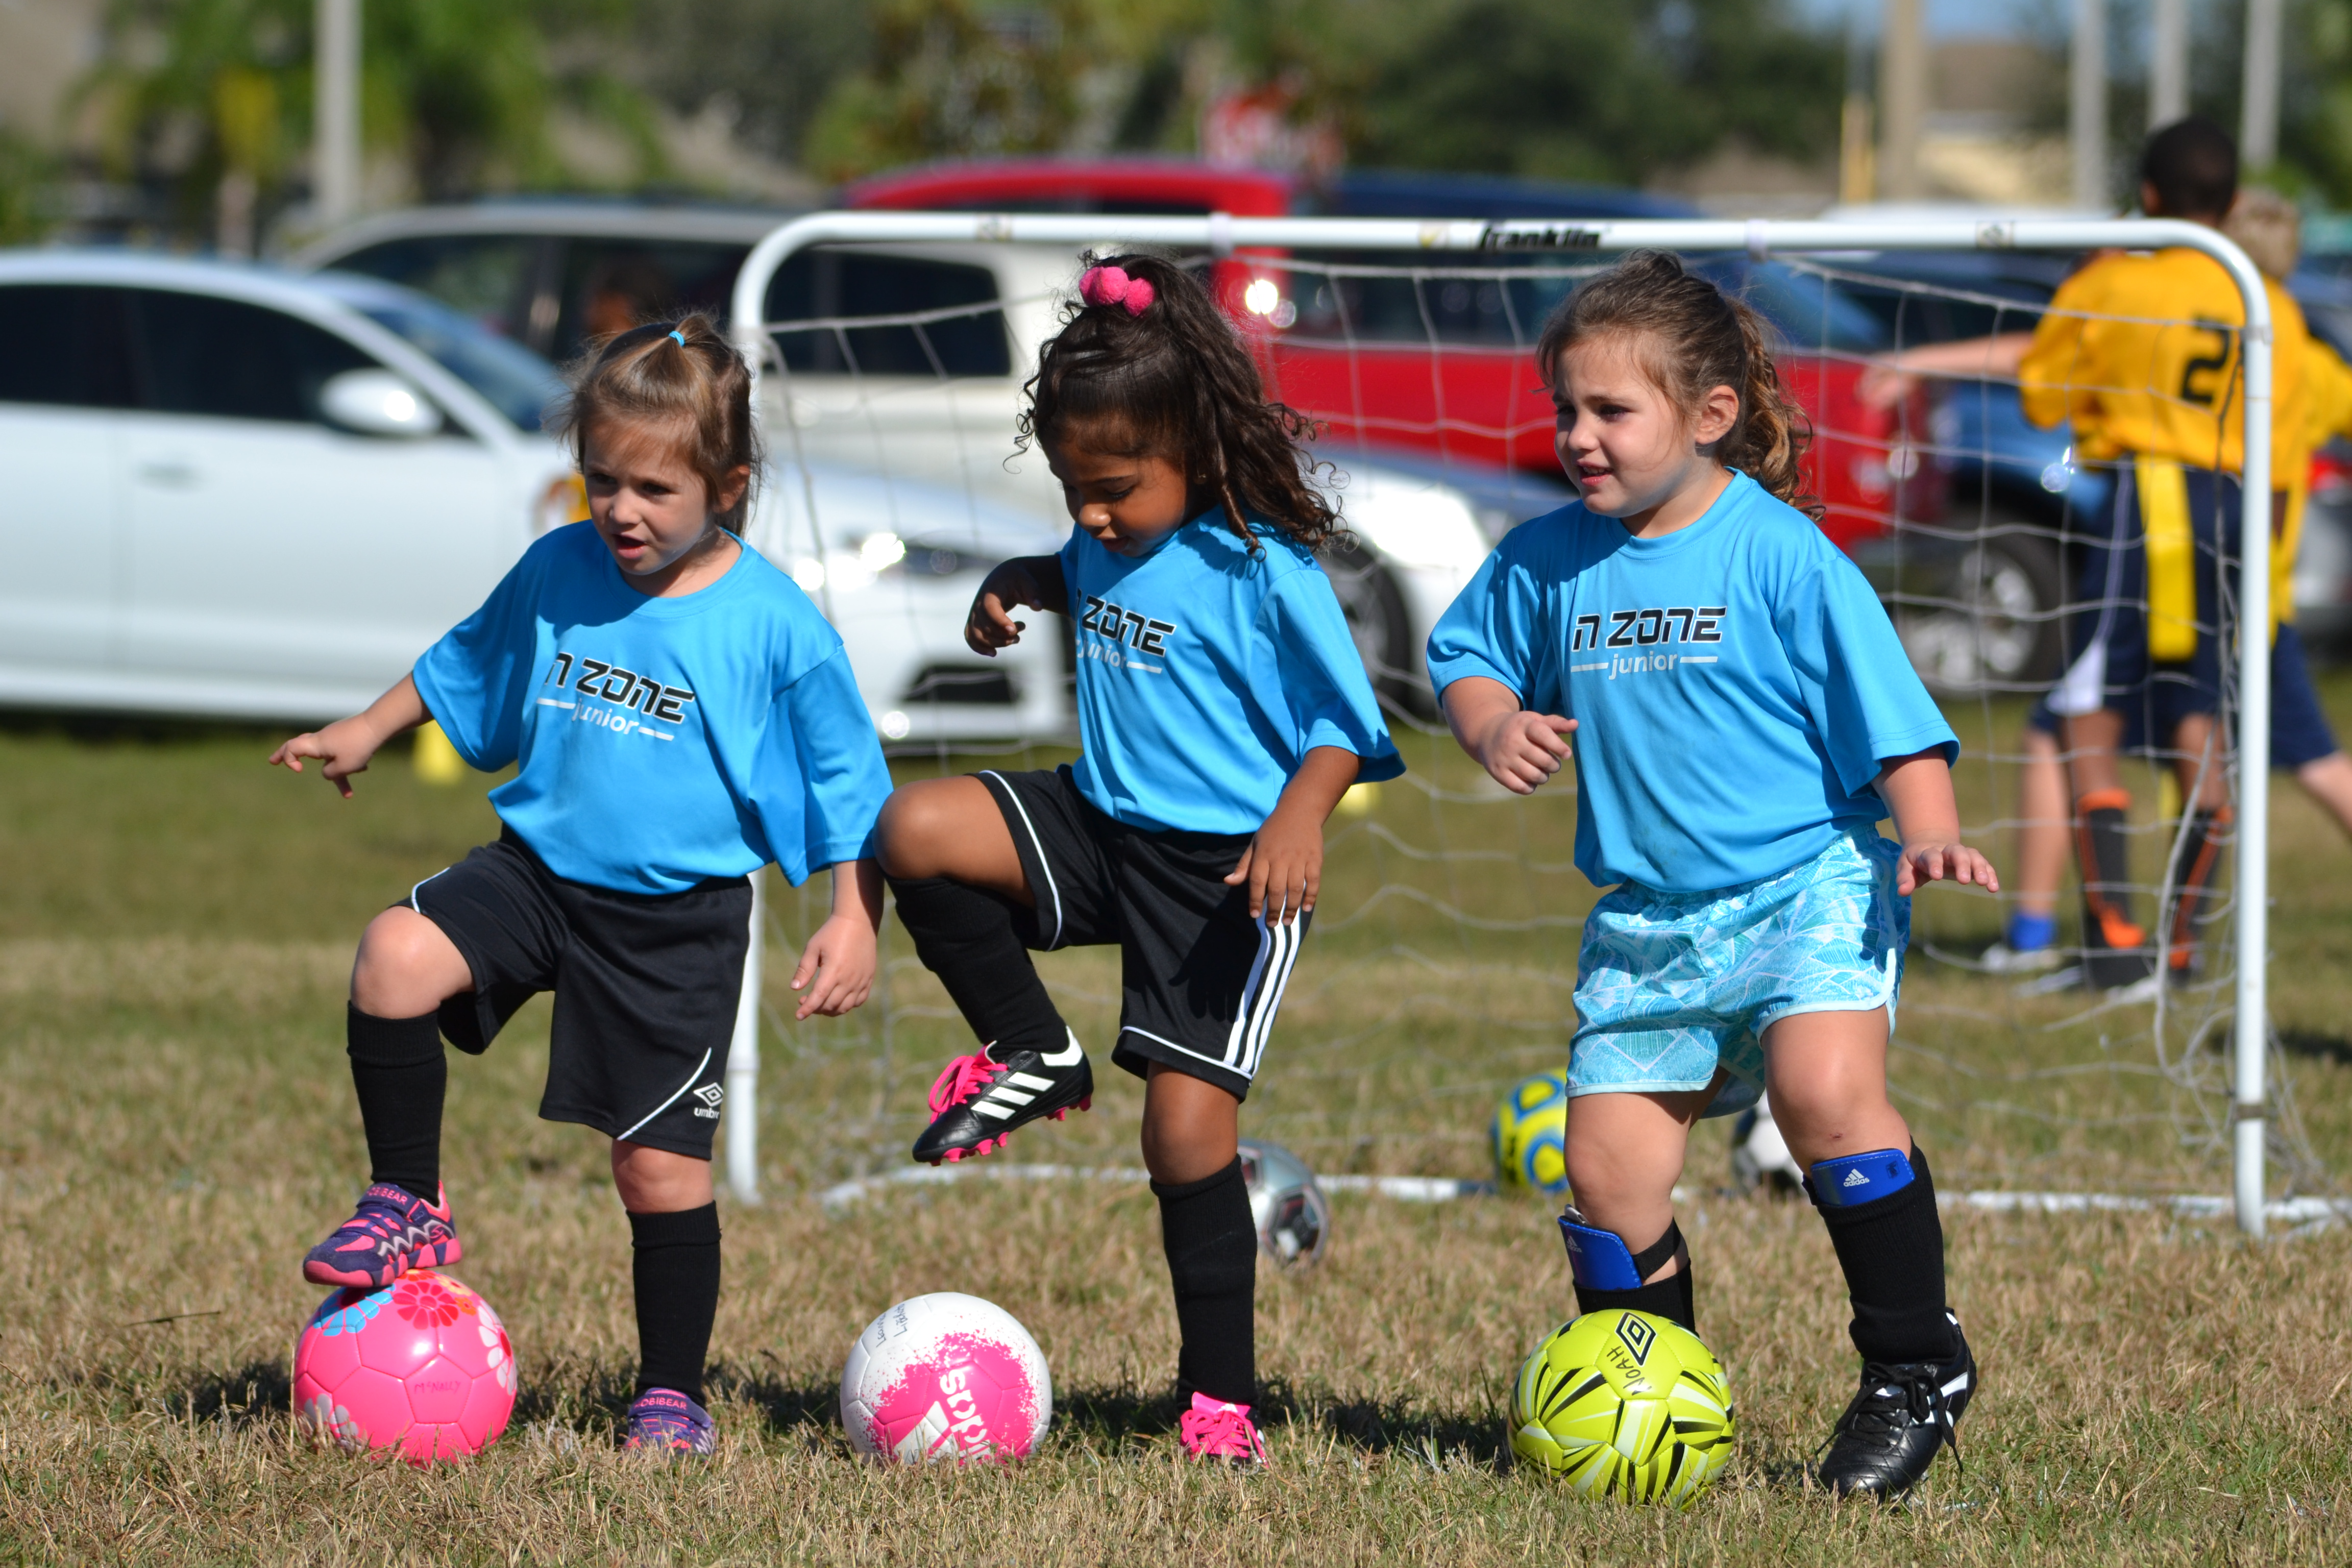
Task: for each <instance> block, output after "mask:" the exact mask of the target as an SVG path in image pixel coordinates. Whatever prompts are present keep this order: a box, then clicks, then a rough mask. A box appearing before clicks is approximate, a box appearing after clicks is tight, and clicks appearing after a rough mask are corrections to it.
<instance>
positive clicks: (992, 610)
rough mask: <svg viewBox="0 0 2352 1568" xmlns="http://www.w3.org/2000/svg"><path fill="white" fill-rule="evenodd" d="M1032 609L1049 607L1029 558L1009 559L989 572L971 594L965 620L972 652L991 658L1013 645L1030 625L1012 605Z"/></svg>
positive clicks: (966, 643) (967, 643)
mask: <svg viewBox="0 0 2352 1568" xmlns="http://www.w3.org/2000/svg"><path fill="white" fill-rule="evenodd" d="M1013 605H1022V606H1024V607H1025V608H1028V609H1032V610H1044V609H1050V608H1051V607H1052V606H1051V605H1047V604H1046V602H1045V593H1044V591H1043V590H1042V589H1040V588H1039V587H1038V585H1037V578H1036V574H1034V573H1033V572H1031V571H1030V570H1029V563H1027V562H1026V561H1007V562H1004V563H1001V564H1000V565H999V566H998V567H997V568H996V570H995V571H993V572H991V573H990V574H988V578H987V580H986V581H985V582H983V583H982V584H981V585H980V592H979V593H978V594H976V595H973V596H972V601H971V616H969V617H967V618H966V620H965V621H964V624H963V640H964V643H965V646H967V647H970V648H971V651H972V652H974V653H977V654H982V655H984V656H986V657H987V658H995V657H996V650H997V649H998V648H1001V647H1012V646H1013V644H1014V643H1017V642H1019V641H1020V640H1021V634H1022V633H1023V632H1024V631H1027V630H1028V629H1029V623H1028V622H1026V621H1016V620H1014V619H1013Z"/></svg>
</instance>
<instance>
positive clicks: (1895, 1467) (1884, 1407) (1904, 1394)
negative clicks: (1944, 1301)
mask: <svg viewBox="0 0 2352 1568" xmlns="http://www.w3.org/2000/svg"><path fill="white" fill-rule="evenodd" d="M1945 1316H1946V1317H1948V1318H1951V1323H1952V1335H1953V1337H1954V1338H1955V1339H1957V1340H1958V1342H1959V1348H1958V1351H1957V1352H1955V1353H1954V1354H1953V1356H1952V1358H1951V1359H1950V1360H1949V1361H1942V1362H1933V1361H1914V1362H1902V1363H1896V1364H1894V1365H1889V1364H1887V1363H1884V1362H1865V1363H1863V1368H1862V1392H1861V1393H1859V1394H1855V1395H1854V1396H1853V1404H1851V1405H1847V1406H1846V1407H1845V1414H1844V1415H1841V1416H1839V1417H1838V1424H1837V1427H1836V1429H1835V1430H1834V1431H1832V1433H1831V1434H1830V1440H1829V1452H1828V1453H1827V1454H1825V1455H1823V1456H1822V1462H1821V1465H1820V1468H1818V1469H1817V1470H1816V1471H1815V1475H1816V1477H1817V1479H1819V1480H1820V1481H1821V1483H1822V1486H1824V1487H1826V1488H1828V1489H1830V1490H1831V1491H1832V1492H1834V1493H1836V1494H1837V1495H1839V1496H1840V1497H1847V1496H1857V1495H1858V1496H1862V1497H1871V1498H1882V1499H1892V1498H1899V1497H1901V1496H1902V1495H1903V1494H1904V1493H1905V1492H1907V1491H1909V1490H1910V1489H1912V1488H1913V1487H1915V1486H1916V1485H1918V1484H1919V1481H1920V1479H1922V1478H1923V1477H1925V1476H1926V1475H1927V1467H1928V1466H1929V1465H1932V1464H1934V1463H1935V1460H1936V1451H1937V1449H1939V1448H1944V1447H1949V1448H1950V1449H1951V1450H1952V1457H1953V1458H1954V1460H1955V1461H1957V1460H1958V1458H1959V1452H1960V1446H1959V1440H1958V1436H1956V1434H1955V1431H1954V1429H1955V1428H1956V1427H1957V1426H1958V1425H1959V1420H1960V1415H1961V1413H1962V1412H1963V1411H1965V1410H1967V1409H1968V1407H1969V1395H1970V1394H1974V1393H1975V1392H1976V1385H1977V1361H1976V1357H1975V1356H1973V1355H1971V1354H1969V1342H1968V1336H1967V1335H1965V1334H1963V1333H1961V1332H1960V1321H1959V1319H1958V1318H1954V1317H1952V1316H1951V1314H1950V1313H1948V1312H1947V1313H1946V1314H1945Z"/></svg>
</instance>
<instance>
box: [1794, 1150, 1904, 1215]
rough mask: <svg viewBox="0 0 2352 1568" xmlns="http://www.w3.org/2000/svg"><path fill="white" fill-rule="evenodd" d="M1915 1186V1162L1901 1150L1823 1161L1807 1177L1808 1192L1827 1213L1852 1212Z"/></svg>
mask: <svg viewBox="0 0 2352 1568" xmlns="http://www.w3.org/2000/svg"><path fill="white" fill-rule="evenodd" d="M1910 1184H1911V1162H1910V1161H1909V1160H1908V1159H1906V1158H1905V1157H1904V1154H1903V1152H1902V1151H1901V1150H1899V1149H1874V1150H1872V1151H1871V1152H1869V1153H1867V1154H1841V1155H1839V1156H1838V1157H1837V1158H1836V1159H1834V1160H1823V1161H1822V1163H1820V1164H1818V1165H1815V1166H1814V1167H1813V1168H1812V1170H1811V1172H1809V1173H1807V1174H1806V1177H1805V1190H1806V1191H1807V1192H1809V1193H1811V1194H1812V1197H1813V1202H1815V1203H1816V1204H1819V1205H1821V1206H1822V1207H1823V1208H1825V1209H1848V1208H1853V1207H1854V1206H1855V1205H1859V1204H1866V1203H1874V1202H1875V1201H1877V1200H1878V1199H1880V1198H1888V1197H1893V1196H1894V1195H1895V1194H1896V1193H1899V1192H1901V1191H1902V1190H1903V1189H1904V1188H1906V1187H1907V1186H1909V1185H1910Z"/></svg>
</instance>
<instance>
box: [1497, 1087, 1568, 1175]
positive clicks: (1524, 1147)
mask: <svg viewBox="0 0 2352 1568" xmlns="http://www.w3.org/2000/svg"><path fill="white" fill-rule="evenodd" d="M1567 1134H1568V1074H1567V1073H1565V1072H1548V1073H1539V1074H1538V1075H1537V1076H1536V1077H1534V1078H1530V1079H1521V1080H1520V1081H1519V1082H1518V1083H1517V1085H1516V1086H1514V1087H1513V1089H1511V1092H1510V1093H1508V1094H1507V1095H1505V1096H1504V1097H1503V1103H1502V1104H1500V1105H1498V1106H1496V1108H1495V1121H1494V1125H1493V1126H1492V1127H1491V1128H1489V1129H1488V1131H1487V1134H1486V1138H1487V1142H1488V1143H1489V1144H1490V1145H1491V1146H1492V1148H1493V1150H1494V1153H1495V1179H1496V1181H1498V1182H1500V1183H1502V1184H1503V1185H1504V1186H1506V1187H1533V1188H1534V1189H1535V1190H1536V1191H1538V1192H1539V1193H1549V1194H1552V1195H1553V1196H1554V1197H1558V1196H1559V1195H1560V1194H1564V1193H1566V1192H1567V1191H1568V1145H1567V1142H1566V1139H1567Z"/></svg>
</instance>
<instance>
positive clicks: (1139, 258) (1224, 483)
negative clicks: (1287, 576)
mask: <svg viewBox="0 0 2352 1568" xmlns="http://www.w3.org/2000/svg"><path fill="white" fill-rule="evenodd" d="M1083 264H1084V265H1085V266H1086V267H1087V268H1095V267H1102V268H1113V267H1116V268H1119V269H1121V270H1122V271H1124V272H1126V273H1127V275H1128V276H1129V278H1132V279H1139V280H1141V281H1143V282H1146V283H1149V284H1150V286H1151V303H1150V306H1149V307H1147V308H1146V309H1144V310H1141V311H1139V312H1134V313H1130V312H1129V310H1128V309H1127V308H1126V307H1125V306H1124V305H1121V304H1116V303H1105V304H1098V305H1089V304H1087V303H1085V302H1084V301H1083V300H1074V301H1072V302H1071V303H1070V304H1069V305H1068V306H1067V307H1066V308H1065V309H1064V310H1063V313H1062V326H1061V330H1060V331H1057V332H1055V334H1054V336H1053V337H1052V338H1050V339H1048V340H1047V341H1046V342H1045V347H1044V348H1043V349H1042V350H1040V351H1039V353H1038V355H1037V374H1035V375H1034V376H1031V377H1030V378H1029V381H1028V384H1026V385H1025V386H1024V387H1023V388H1022V391H1023V394H1024V397H1025V400H1026V401H1025V406H1024V408H1023V409H1022V412H1021V423H1020V436H1019V439H1018V440H1017V441H1016V443H1015V446H1016V447H1017V448H1018V449H1019V450H1021V451H1024V452H1025V451H1027V450H1028V449H1029V447H1030V443H1031V442H1032V441H1053V440H1055V439H1057V438H1058V437H1059V436H1060V434H1061V433H1062V432H1063V431H1064V430H1065V429H1066V428H1067V427H1068V426H1069V425H1070V424H1071V423H1072V422H1074V421H1075V422H1078V423H1083V424H1086V425H1088V426H1093V427H1094V430H1093V432H1092V434H1093V435H1094V437H1095V438H1096V439H1097V440H1100V439H1106V438H1108V439H1109V440H1111V441H1114V442H1116V443H1118V446H1117V447H1115V449H1117V450H1119V451H1121V452H1124V453H1128V454H1131V455H1138V456H1139V455H1143V454H1147V453H1148V454H1150V455H1151V456H1153V457H1159V458H1166V459H1168V460H1169V461H1171V462H1174V463H1177V464H1180V465H1181V466H1182V467H1183V468H1184V470H1185V477H1186V478H1187V479H1190V480H1191V481H1192V484H1193V485H1194V487H1195V488H1196V489H1200V490H1202V491H1205V492H1206V493H1207V494H1209V495H1212V496H1213V497H1215V498H1216V500H1217V503H1218V505H1219V506H1220V507H1221V508H1222V509H1223V512H1224V519H1225V523H1226V526H1228V527H1229V528H1231V529H1232V530H1233V531H1234V532H1235V533H1237V534H1239V535H1240V536H1241V538H1242V540H1243V542H1244V543H1245V544H1247V545H1248V546H1249V548H1250V551H1251V552H1252V553H1253V554H1255V553H1256V552H1258V551H1259V550H1260V549H1261V548H1263V547H1262V546H1261V545H1260V544H1259V543H1258V541H1257V535H1256V534H1255V533H1254V532H1253V531H1251V528H1250V521H1249V520H1250V516H1251V515H1252V514H1255V515H1256V516H1257V517H1259V518H1261V519H1263V520H1265V521H1268V522H1271V523H1272V524H1273V525H1274V526H1275V527H1276V528H1279V529H1280V530H1281V531H1283V532H1285V533H1286V534H1288V535H1289V536H1290V537H1291V538H1292V539H1294V540H1296V541H1297V542H1298V543H1300V544H1301V545H1303V546H1305V547H1306V548H1307V549H1309V550H1314V549H1318V548H1320V547H1322V546H1324V545H1326V544H1328V543H1331V542H1344V534H1343V530H1342V528H1341V525H1340V522H1339V511H1338V510H1337V509H1336V508H1334V507H1333V505H1332V504H1331V501H1330V500H1329V498H1328V497H1327V496H1325V495H1324V494H1323V492H1322V491H1321V490H1319V489H1317V488H1316V486H1315V485H1314V484H1313V483H1312V482H1311V481H1312V478H1313V475H1314V473H1315V469H1316V466H1317V465H1316V463H1315V460H1314V458H1311V457H1310V456H1308V455H1307V449H1306V443H1307V442H1308V441H1310V440H1312V439H1314V437H1315V436H1316V434H1317V426H1316V425H1315V423H1314V421H1312V420H1310V419H1308V418H1307V416H1305V415H1303V414H1300V413H1299V412H1297V410H1296V409H1293V408H1289V407H1286V406H1285V405H1282V404H1280V403H1276V402H1274V401H1273V400H1271V399H1269V398H1268V397H1267V396H1266V395H1265V383H1264V382H1263V381H1262V380H1261V379H1260V378H1259V375H1258V370H1257V364H1256V362H1255V361H1254V360H1253V359H1251V357H1250V353H1249V350H1248V348H1247V347H1246V346H1245V345H1244V343H1243V342H1242V338H1241V334H1240V333H1239V332H1238V331H1235V330H1234V324H1233V322H1232V321H1229V320H1228V319H1227V318H1226V316H1225V314H1224V312H1223V310H1219V309H1218V308H1217V303H1216V301H1215V300H1213V299H1212V298H1211V297H1210V294H1209V290H1208V289H1206V288H1204V287H1203V286H1202V283H1201V281H1200V279H1197V278H1195V277H1194V276H1193V275H1192V273H1191V272H1190V271H1188V270H1187V269H1186V268H1183V267H1181V266H1179V265H1178V264H1177V263H1175V262H1173V261H1171V260H1168V259H1166V258H1162V257H1158V256H1148V255H1135V254H1121V255H1117V256H1097V255H1095V254H1094V253H1093V252H1091V251H1089V252H1088V253H1087V255H1086V257H1085V258H1083Z"/></svg>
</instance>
